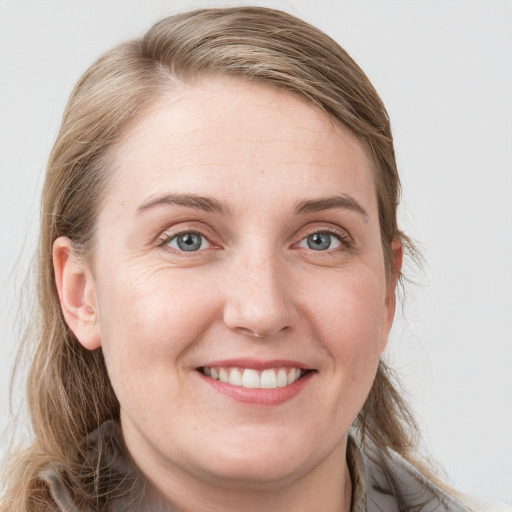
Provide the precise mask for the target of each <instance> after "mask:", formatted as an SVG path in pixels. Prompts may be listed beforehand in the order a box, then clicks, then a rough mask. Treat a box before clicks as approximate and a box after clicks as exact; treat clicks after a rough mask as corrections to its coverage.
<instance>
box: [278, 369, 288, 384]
mask: <svg viewBox="0 0 512 512" xmlns="http://www.w3.org/2000/svg"><path fill="white" fill-rule="evenodd" d="M287 385H288V377H287V376H286V370H285V369H284V368H281V369H280V370H279V371H278V372H277V387H278V388H284V387H285V386H287Z"/></svg>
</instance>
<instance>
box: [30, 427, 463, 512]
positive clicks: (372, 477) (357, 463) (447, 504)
mask: <svg viewBox="0 0 512 512" xmlns="http://www.w3.org/2000/svg"><path fill="white" fill-rule="evenodd" d="M84 448H85V450H84V451H85V453H86V457H85V461H84V464H83V468H84V471H83V475H84V476H83V482H81V484H82V486H83V487H85V488H86V489H87V490H88V491H89V493H90V494H92V495H95V496H98V498H97V499H96V500H95V501H94V503H84V502H83V501H80V499H79V498H78V497H76V496H73V494H72V493H71V492H70V490H69V479H68V478H67V476H66V468H65V467H63V465H62V464H59V463H52V464H50V465H48V466H47V467H46V468H44V469H43V470H42V471H41V472H40V474H39V477H40V479H41V480H43V481H44V482H45V484H46V485H47V486H48V488H49V490H50V492H51V494H52V496H53V498H54V500H55V502H56V503H57V505H58V506H59V509H60V510H61V511H62V512H75V511H76V512H78V511H80V512H93V511H107V510H108V511H109V512H121V511H123V512H129V511H137V512H171V511H169V508H168V507H167V508H166V506H165V505H164V504H162V503H157V502H155V501H154V500H152V499H149V497H148V496H147V495H146V493H145V484H144V482H143V480H142V478H141V476H140V475H139V474H138V473H137V470H136V468H135V466H134V465H133V463H132V461H131V459H130V457H129V455H128V452H127V450H126V448H125V446H124V443H123V440H122V435H121V431H120V427H119V425H118V424H117V423H116V422H114V421H107V422H105V423H103V425H101V427H99V428H98V429H97V430H95V431H94V432H92V433H91V434H90V435H89V436H87V438H86V439H85V440H84ZM347 462H348V466H349V471H350V477H351V481H352V507H351V512H402V511H404V510H407V511H410V512H434V511H435V512H470V509H469V508H467V507H466V506H465V505H463V504H462V503H461V502H460V501H458V500H456V499H455V498H454V497H453V496H451V495H449V494H448V493H447V492H445V491H444V490H443V489H441V488H440V487H438V486H437V485H435V484H434V483H433V482H432V481H431V480H429V479H428V478H426V477H425V476H424V475H423V474H422V473H420V472H419V471H418V470H417V469H416V468H415V467H414V466H413V465H412V464H410V463H409V462H407V461H406V460H405V459H404V458H403V457H401V456H400V455H399V454H398V453H396V452H393V451H390V452H389V454H387V456H386V457H385V458H384V457H383V455H382V453H379V451H378V450H375V449H373V450H372V449H367V448H363V447H361V446H360V445H359V444H358V442H357V440H356V439H355V438H353V437H349V440H348V445H347ZM397 496H400V497H401V498H397ZM400 501H401V503H400Z"/></svg>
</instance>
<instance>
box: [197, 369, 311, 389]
mask: <svg viewBox="0 0 512 512" xmlns="http://www.w3.org/2000/svg"><path fill="white" fill-rule="evenodd" d="M202 371H203V374H204V375H206V376H208V377H211V378H212V379H215V380H220V381H221V382H226V383H228V384H231V385H232V386H243V387H244V388H250V389H256V388H260V389H275V388H283V387H285V386H289V385H290V384H293V383H294V382H295V381H297V380H298V379H299V378H300V377H302V375H303V374H304V372H303V371H302V370H300V369H299V368H269V369H267V370H263V371H262V372H259V371H258V370H254V369H252V368H245V369H243V368H209V367H207V366H205V367H203V369H202Z"/></svg>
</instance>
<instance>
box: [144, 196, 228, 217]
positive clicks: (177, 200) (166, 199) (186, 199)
mask: <svg viewBox="0 0 512 512" xmlns="http://www.w3.org/2000/svg"><path fill="white" fill-rule="evenodd" d="M163 204H167V205H171V206H174V205H177V206H185V207H186V208H194V209H195V210H202V211H205V212H211V213H220V214H222V215H230V214H231V211H230V208H229V206H228V205H227V204H226V203H224V202H222V201H218V200H217V199H214V198H212V197H204V196H198V195H196V194H164V195H161V196H157V197H154V198H150V199H149V200H148V201H146V202H145V203H143V204H142V205H140V206H139V207H138V208H137V215H140V214H141V213H143V212H145V211H146V210H150V209H151V208H154V207H155V206H160V205H163Z"/></svg>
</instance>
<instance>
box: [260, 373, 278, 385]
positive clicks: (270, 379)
mask: <svg viewBox="0 0 512 512" xmlns="http://www.w3.org/2000/svg"><path fill="white" fill-rule="evenodd" d="M260 387H262V388H263V389H272V388H277V378H276V372H275V371H274V370H263V371H262V372H261V382H260Z"/></svg>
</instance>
